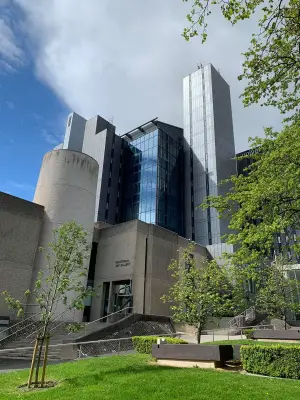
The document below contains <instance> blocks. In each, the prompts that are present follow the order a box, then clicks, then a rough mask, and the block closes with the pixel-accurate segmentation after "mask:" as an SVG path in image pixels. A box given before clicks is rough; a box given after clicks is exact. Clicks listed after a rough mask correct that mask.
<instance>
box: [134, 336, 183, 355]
mask: <svg viewBox="0 0 300 400" xmlns="http://www.w3.org/2000/svg"><path fill="white" fill-rule="evenodd" d="M157 339H158V337H157V336H134V337H133V338H132V343H133V347H134V348H135V350H136V351H137V352H138V353H143V354H151V352H152V345H153V344H156V343H157ZM165 339H166V342H167V343H168V344H188V342H186V341H185V340H182V339H176V338H171V337H166V338H165Z"/></svg>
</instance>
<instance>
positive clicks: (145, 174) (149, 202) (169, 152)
mask: <svg viewBox="0 0 300 400" xmlns="http://www.w3.org/2000/svg"><path fill="white" fill-rule="evenodd" d="M125 170H126V179H125V186H126V187H125V195H124V203H123V204H124V208H123V221H131V220H133V219H139V220H141V221H144V222H147V223H151V224H156V225H159V226H161V227H163V228H166V229H169V230H171V231H173V232H176V233H178V234H180V235H183V216H182V214H183V198H182V196H183V193H182V190H180V188H181V187H182V186H181V183H182V174H183V150H182V146H181V144H179V143H178V142H177V141H176V140H173V139H172V138H171V137H170V136H169V135H168V134H166V133H165V132H163V131H162V130H161V129H155V130H154V131H152V132H150V133H146V134H144V135H143V136H141V137H139V138H137V139H135V140H133V141H132V142H130V143H129V153H128V154H127V157H126V162H125Z"/></svg>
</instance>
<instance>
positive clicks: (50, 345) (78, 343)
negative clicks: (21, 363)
mask: <svg viewBox="0 0 300 400" xmlns="http://www.w3.org/2000/svg"><path fill="white" fill-rule="evenodd" d="M179 335H187V334H186V333H180V334H179V333H161V334H159V335H151V336H154V337H158V338H159V337H166V336H179ZM139 336H148V335H139ZM129 339H132V336H129V337H125V338H115V339H99V340H92V341H89V342H72V343H59V344H49V348H50V347H66V346H79V345H85V344H95V343H107V342H117V341H120V340H129ZM33 349H34V347H33V346H31V347H15V348H12V349H0V352H5V351H14V350H33Z"/></svg>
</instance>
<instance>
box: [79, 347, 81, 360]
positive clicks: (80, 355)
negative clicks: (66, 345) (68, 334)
mask: <svg viewBox="0 0 300 400" xmlns="http://www.w3.org/2000/svg"><path fill="white" fill-rule="evenodd" d="M79 359H81V344H80V345H79Z"/></svg>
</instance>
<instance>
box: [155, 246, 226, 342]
mask: <svg viewBox="0 0 300 400" xmlns="http://www.w3.org/2000/svg"><path fill="white" fill-rule="evenodd" d="M193 251H194V245H193V244H190V245H189V246H188V247H187V248H186V249H185V250H184V252H183V254H182V255H181V257H180V259H179V261H175V260H173V261H172V262H171V264H170V265H169V270H170V271H172V278H173V280H174V283H173V284H172V286H171V287H170V289H169V293H168V294H166V295H164V296H163V297H162V300H163V302H164V303H170V304H171V310H172V313H173V314H172V318H173V319H174V321H176V322H184V323H187V324H189V325H192V326H194V327H196V328H197V342H198V343H200V338H201V331H202V330H203V328H204V325H205V324H206V322H208V321H209V320H210V318H211V317H213V316H221V315H224V314H226V313H227V314H228V313H231V312H232V311H233V301H232V296H231V291H230V285H229V280H228V276H227V274H226V270H225V269H221V268H220V267H219V266H218V265H217V263H216V261H215V260H212V261H208V260H206V259H204V258H203V259H201V262H197V261H196V259H195V258H194V256H193Z"/></svg>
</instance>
